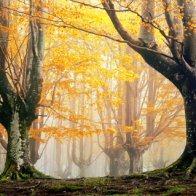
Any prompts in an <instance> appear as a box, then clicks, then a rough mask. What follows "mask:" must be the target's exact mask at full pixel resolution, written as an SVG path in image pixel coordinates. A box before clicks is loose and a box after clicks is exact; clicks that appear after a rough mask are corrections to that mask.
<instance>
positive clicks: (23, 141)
mask: <svg viewBox="0 0 196 196" xmlns="http://www.w3.org/2000/svg"><path fill="white" fill-rule="evenodd" d="M24 119H25V117H24ZM24 119H22V120H21V115H20V114H19V112H17V110H16V111H14V112H13V115H12V120H11V122H10V123H9V126H8V127H7V133H8V144H7V156H6V163H5V168H4V171H3V173H2V174H1V177H2V178H5V179H13V180H15V179H24V178H33V177H35V178H40V177H43V176H44V175H43V174H42V173H40V172H38V171H37V170H36V169H35V168H34V167H33V166H32V164H31V163H30V158H29V156H30V155H29V153H30V149H29V127H30V126H29V124H30V123H27V122H26V121H25V120H24ZM45 177H46V176H45Z"/></svg>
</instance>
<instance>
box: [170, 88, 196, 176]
mask: <svg viewBox="0 0 196 196" xmlns="http://www.w3.org/2000/svg"><path fill="white" fill-rule="evenodd" d="M192 92H195V91H192ZM194 94H195V93H192V96H190V95H188V96H183V97H184V107H185V117H186V146H185V149H184V152H183V153H182V155H181V157H180V158H179V159H178V160H177V161H176V162H175V163H173V164H172V165H171V166H169V167H168V171H175V170H182V171H185V172H186V174H187V175H188V176H190V174H191V173H194V172H195V171H196V120H195V119H196V99H195V95H194Z"/></svg>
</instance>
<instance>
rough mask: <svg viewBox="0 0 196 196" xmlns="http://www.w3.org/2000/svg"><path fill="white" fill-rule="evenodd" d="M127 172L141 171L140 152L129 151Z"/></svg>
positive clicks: (141, 160)
mask: <svg viewBox="0 0 196 196" xmlns="http://www.w3.org/2000/svg"><path fill="white" fill-rule="evenodd" d="M128 155H129V161H130V163H129V174H133V173H135V172H142V171H143V159H142V154H141V153H140V152H133V151H132V150H131V151H129V153H128Z"/></svg>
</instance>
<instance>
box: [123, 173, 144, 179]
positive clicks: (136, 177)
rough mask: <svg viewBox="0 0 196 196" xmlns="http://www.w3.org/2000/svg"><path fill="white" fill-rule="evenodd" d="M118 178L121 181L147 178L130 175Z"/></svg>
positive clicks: (141, 175) (139, 175) (140, 175)
mask: <svg viewBox="0 0 196 196" xmlns="http://www.w3.org/2000/svg"><path fill="white" fill-rule="evenodd" d="M120 178H121V179H122V180H131V179H144V178H147V175H146V174H132V175H125V176H122V177H120Z"/></svg>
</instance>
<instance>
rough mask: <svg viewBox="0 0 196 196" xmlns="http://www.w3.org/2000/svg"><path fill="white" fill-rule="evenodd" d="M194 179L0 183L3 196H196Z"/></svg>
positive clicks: (151, 178)
mask: <svg viewBox="0 0 196 196" xmlns="http://www.w3.org/2000/svg"><path fill="white" fill-rule="evenodd" d="M195 182H196V181H195V180H194V178H191V179H185V178H183V177H180V176H173V177H170V178H166V177H164V176H160V175H157V176H156V175H153V176H151V177H150V176H147V175H144V174H141V175H132V176H122V177H117V178H114V177H102V178H80V179H72V180H56V179H47V180H41V179H40V180H27V181H16V182H5V181H4V182H0V196H3V195H17V196H18V195H20V196H22V195H28V196H29V195H36V196H37V195H42V196H43V195H115V196H117V195H122V196H124V195H141V196H143V195H164V196H166V195H183V196H186V195H196V183H195Z"/></svg>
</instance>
